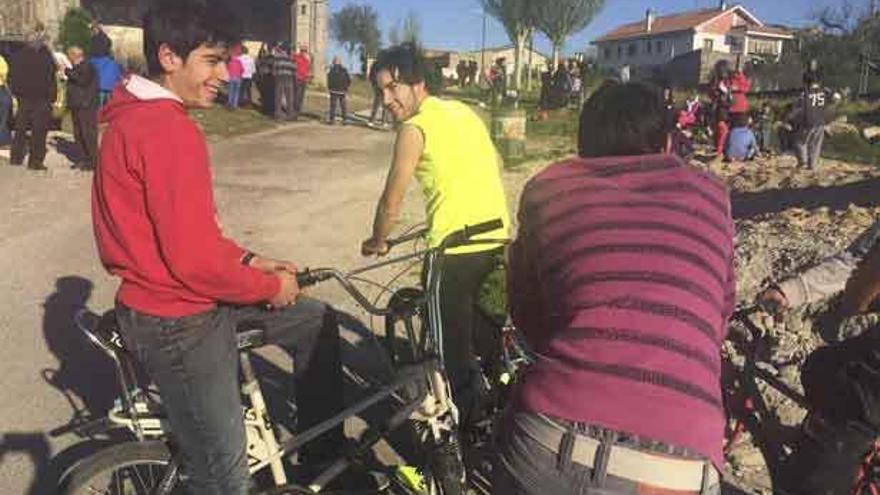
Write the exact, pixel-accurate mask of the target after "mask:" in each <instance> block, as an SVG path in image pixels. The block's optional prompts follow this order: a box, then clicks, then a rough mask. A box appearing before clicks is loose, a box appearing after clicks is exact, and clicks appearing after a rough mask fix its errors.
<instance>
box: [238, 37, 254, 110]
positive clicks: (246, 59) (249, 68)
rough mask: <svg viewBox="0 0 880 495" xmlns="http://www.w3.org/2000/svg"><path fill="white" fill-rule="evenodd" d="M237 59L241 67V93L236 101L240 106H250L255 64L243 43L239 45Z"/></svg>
mask: <svg viewBox="0 0 880 495" xmlns="http://www.w3.org/2000/svg"><path fill="white" fill-rule="evenodd" d="M238 60H239V61H240V62H241V68H242V73H241V94H240V95H239V97H238V103H239V104H240V105H241V106H251V104H252V101H251V85H252V84H253V82H254V75H255V74H256V72H257V64H256V62H254V57H252V56H251V54H250V53H249V52H248V47H247V46H245V45H241V55H239V56H238Z"/></svg>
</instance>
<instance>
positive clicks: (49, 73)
mask: <svg viewBox="0 0 880 495" xmlns="http://www.w3.org/2000/svg"><path fill="white" fill-rule="evenodd" d="M91 30H92V37H91V39H90V42H89V46H88V47H81V46H76V45H74V46H70V47H68V48H67V50H66V53H65V52H64V51H60V49H59V50H55V51H53V50H52V49H51V48H50V46H49V44H48V37H47V35H46V32H45V30H43V29H41V28H38V29H36V30H35V31H34V32H33V33H31V34H30V36H29V37H28V40H27V41H26V43H25V44H24V46H22V47H21V48H20V49H18V50H17V51H15V52H14V53H12V54H11V55H9V60H6V59H5V58H4V57H3V56H2V55H0V146H4V145H7V144H10V143H11V146H12V149H11V153H10V164H11V165H14V166H20V165H23V164H24V160H25V157H27V167H28V169H31V170H45V169H46V166H45V164H44V163H43V162H44V160H45V157H46V153H47V147H46V139H47V136H48V133H49V130H50V128H51V127H52V126H53V125H54V123H55V121H56V120H58V119H59V117H60V116H61V115H63V112H64V111H65V110H66V111H69V112H70V115H71V120H72V122H73V131H74V138H75V140H76V144H77V146H78V147H79V155H78V157H76V161H75V164H74V168H78V169H81V170H94V169H95V165H96V164H97V147H98V128H97V125H98V124H97V112H98V110H99V109H100V108H101V107H102V106H103V105H104V104H105V103H106V102H107V101H108V100H109V97H110V92H111V91H112V89H113V88H114V86H116V84H117V83H118V82H119V80H120V79H121V78H122V75H123V71H122V68H121V67H120V65H119V64H118V63H117V62H116V60H115V59H114V58H113V54H112V41H111V40H110V38H109V36H107V34H106V33H105V32H104V29H103V27H102V26H101V25H100V24H98V23H93V24H92V25H91ZM14 106H17V109H16V111H15V114H14V119H12V118H10V117H11V115H12V109H13V107H14ZM10 122H14V129H10V127H11V126H10Z"/></svg>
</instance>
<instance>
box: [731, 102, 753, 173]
mask: <svg viewBox="0 0 880 495" xmlns="http://www.w3.org/2000/svg"><path fill="white" fill-rule="evenodd" d="M730 124H731V126H732V127H733V129H731V131H730V134H729V135H728V136H727V143H726V144H725V146H724V159H725V160H727V161H737V162H744V161H750V160H752V159H754V158H755V155H757V154H758V141H757V140H756V139H755V133H754V132H752V129H751V128H750V127H749V115H748V114H745V113H735V114H731V116H730Z"/></svg>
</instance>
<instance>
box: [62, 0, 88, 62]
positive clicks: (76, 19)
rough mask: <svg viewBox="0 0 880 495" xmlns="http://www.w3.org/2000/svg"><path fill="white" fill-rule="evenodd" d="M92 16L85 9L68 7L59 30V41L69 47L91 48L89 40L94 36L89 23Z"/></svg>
mask: <svg viewBox="0 0 880 495" xmlns="http://www.w3.org/2000/svg"><path fill="white" fill-rule="evenodd" d="M91 23H92V16H91V15H90V14H89V13H88V11H86V10H85V9H81V8H79V7H71V8H69V9H67V12H66V13H65V14H64V18H63V19H62V20H61V26H60V28H59V31H58V42H59V43H61V45H62V46H63V47H64V48H65V49H67V48H70V47H71V46H78V47H80V48H82V49H84V50H86V51H88V49H89V40H90V39H91V37H92V32H91V29H89V25H90V24H91Z"/></svg>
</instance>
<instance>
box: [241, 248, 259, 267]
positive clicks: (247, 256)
mask: <svg viewBox="0 0 880 495" xmlns="http://www.w3.org/2000/svg"><path fill="white" fill-rule="evenodd" d="M256 257H257V254H256V253H253V252H251V251H248V252H246V253H244V256H242V257H241V264H242V265H244V266H251V261H253V259H254V258H256Z"/></svg>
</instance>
